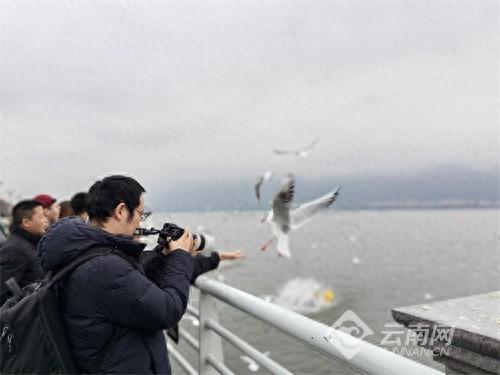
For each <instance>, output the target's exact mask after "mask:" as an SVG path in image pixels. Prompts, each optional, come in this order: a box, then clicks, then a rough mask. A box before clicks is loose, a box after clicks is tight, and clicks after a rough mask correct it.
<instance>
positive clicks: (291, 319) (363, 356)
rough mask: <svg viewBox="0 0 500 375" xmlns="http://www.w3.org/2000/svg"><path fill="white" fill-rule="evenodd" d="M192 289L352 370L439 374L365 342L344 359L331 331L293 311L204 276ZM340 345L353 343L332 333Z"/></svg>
mask: <svg viewBox="0 0 500 375" xmlns="http://www.w3.org/2000/svg"><path fill="white" fill-rule="evenodd" d="M195 286H196V287H197V288H199V289H200V291H201V292H203V293H207V294H209V295H211V296H213V297H215V298H217V299H218V300H220V301H222V302H225V303H227V304H228V305H231V306H233V307H235V308H237V309H239V310H241V311H243V312H245V313H247V314H249V315H251V316H253V317H255V318H257V319H260V320H261V321H263V322H266V323H267V324H269V325H271V326H273V327H276V328H278V329H280V330H281V331H283V332H284V333H286V334H288V335H290V336H293V337H294V338H296V339H298V340H300V341H301V342H303V343H304V344H306V345H308V346H310V347H311V348H313V349H314V350H316V351H318V352H320V353H322V354H324V355H326V356H328V357H330V358H332V359H334V360H336V361H338V362H340V363H342V364H343V365H344V366H346V367H350V368H352V369H353V370H355V371H357V372H360V373H364V374H374V375H389V374H395V375H396V374H408V375H412V374H415V375H438V374H439V375H442V374H443V373H442V372H440V371H438V370H435V369H433V368H431V367H427V366H425V365H423V364H420V363H418V362H415V361H412V360H410V359H408V358H405V357H402V356H399V355H397V354H395V353H392V352H390V351H388V350H385V349H383V348H380V347H378V346H376V345H373V344H370V343H368V342H365V341H359V340H356V342H355V343H356V345H357V348H358V349H359V352H358V353H357V354H356V355H355V356H354V357H353V358H350V359H348V358H346V357H344V356H343V354H342V353H341V352H340V351H339V350H338V349H337V348H336V347H335V346H334V345H333V344H332V343H330V342H329V341H328V340H327V339H326V338H325V335H326V334H327V332H329V331H330V332H331V331H332V328H330V327H328V326H326V325H324V324H322V323H319V322H317V321H314V320H312V319H309V318H307V317H305V316H303V315H300V314H297V313H295V312H293V311H290V310H287V309H285V308H282V307H279V306H277V305H275V304H272V303H269V302H266V301H263V300H262V299H260V298H258V297H256V296H253V295H251V294H249V293H246V292H243V291H241V290H239V289H236V288H233V287H231V286H229V285H227V284H223V283H220V282H218V281H216V280H213V279H211V278H209V277H207V276H203V275H202V276H199V277H198V278H197V280H196V282H195ZM334 331H335V334H336V336H337V337H338V338H339V339H340V340H342V342H347V343H353V340H355V339H354V338H353V337H352V336H350V335H348V334H346V333H344V332H341V331H339V330H334Z"/></svg>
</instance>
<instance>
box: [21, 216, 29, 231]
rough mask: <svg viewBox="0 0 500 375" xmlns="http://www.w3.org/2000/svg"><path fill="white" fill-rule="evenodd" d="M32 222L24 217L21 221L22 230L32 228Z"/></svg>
mask: <svg viewBox="0 0 500 375" xmlns="http://www.w3.org/2000/svg"><path fill="white" fill-rule="evenodd" d="M30 224H31V220H30V219H29V218H28V217H23V219H22V220H21V228H23V229H28V228H29V227H30Z"/></svg>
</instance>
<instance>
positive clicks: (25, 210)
mask: <svg viewBox="0 0 500 375" xmlns="http://www.w3.org/2000/svg"><path fill="white" fill-rule="evenodd" d="M38 206H40V207H42V208H43V205H42V204H41V203H40V202H38V201H36V200H34V199H28V200H25V201H21V202H19V203H17V204H16V205H15V206H14V207H13V208H12V224H11V225H10V231H11V232H12V231H13V230H14V229H17V228H20V227H21V224H22V222H23V219H25V218H28V219H31V218H32V217H33V213H34V212H33V211H34V209H35V208H36V207H38Z"/></svg>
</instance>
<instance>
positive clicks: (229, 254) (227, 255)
mask: <svg viewBox="0 0 500 375" xmlns="http://www.w3.org/2000/svg"><path fill="white" fill-rule="evenodd" d="M219 258H220V260H234V259H244V258H246V256H245V254H243V252H241V251H239V250H238V251H221V252H219Z"/></svg>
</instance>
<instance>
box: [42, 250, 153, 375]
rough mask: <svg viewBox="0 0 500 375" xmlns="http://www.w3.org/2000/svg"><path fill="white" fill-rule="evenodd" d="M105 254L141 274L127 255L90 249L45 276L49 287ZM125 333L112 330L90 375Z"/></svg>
mask: <svg viewBox="0 0 500 375" xmlns="http://www.w3.org/2000/svg"><path fill="white" fill-rule="evenodd" d="M107 254H116V255H118V256H119V257H121V258H122V259H124V260H126V261H127V262H128V263H130V265H131V266H132V267H134V268H135V269H137V270H138V271H140V272H143V271H142V270H141V268H140V267H139V265H138V263H137V262H136V261H135V260H134V259H133V258H132V257H131V256H129V255H127V254H125V253H124V252H123V251H121V250H118V249H114V248H111V247H109V246H108V247H104V246H100V247H95V248H93V249H90V250H88V251H86V252H85V253H83V254H82V255H79V256H77V257H76V258H75V259H73V260H72V261H71V262H69V263H68V264H66V265H65V266H64V267H63V268H61V269H60V270H59V271H57V273H56V274H55V275H47V276H48V282H49V287H50V286H52V285H54V284H55V283H57V282H59V281H61V280H63V279H64V278H65V277H66V276H67V275H69V274H70V273H71V272H73V271H74V270H75V269H76V268H78V267H79V266H80V265H82V264H83V263H85V262H87V261H88V260H90V259H92V258H95V257H97V256H100V255H107ZM125 333H126V330H125V329H124V328H116V327H115V328H114V329H113V334H112V335H111V336H110V338H109V339H108V340H107V341H106V344H105V345H104V348H103V349H102V350H101V351H100V352H99V355H98V356H97V358H96V359H95V360H94V362H93V363H92V364H91V368H90V373H91V374H96V373H99V370H100V369H101V367H103V366H107V362H108V361H109V359H110V358H111V352H112V350H113V348H114V346H115V343H116V341H117V340H118V339H119V338H120V337H121V336H122V335H124V334H125Z"/></svg>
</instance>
